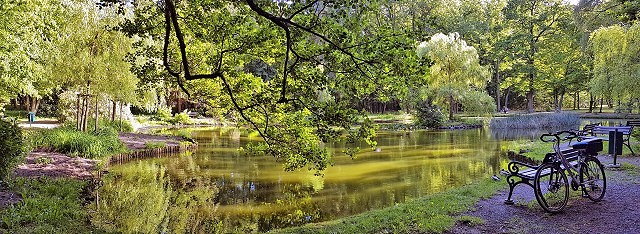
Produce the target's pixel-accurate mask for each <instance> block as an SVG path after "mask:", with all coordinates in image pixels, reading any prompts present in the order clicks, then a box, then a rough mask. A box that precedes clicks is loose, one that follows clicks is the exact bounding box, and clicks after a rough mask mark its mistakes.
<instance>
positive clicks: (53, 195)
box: [0, 178, 92, 233]
mask: <svg viewBox="0 0 640 234" xmlns="http://www.w3.org/2000/svg"><path fill="white" fill-rule="evenodd" d="M8 186H9V189H10V190H12V191H15V192H17V193H19V194H21V196H22V198H23V201H22V202H19V203H17V204H14V205H11V206H9V207H7V208H6V209H4V210H2V211H0V220H1V222H0V233H89V232H91V231H92V230H91V227H90V226H89V225H88V220H89V216H88V213H87V211H86V210H85V209H84V207H83V205H82V202H83V196H82V191H83V188H84V186H86V182H83V181H79V180H73V179H26V178H18V179H15V180H13V181H10V182H9V185H8Z"/></svg>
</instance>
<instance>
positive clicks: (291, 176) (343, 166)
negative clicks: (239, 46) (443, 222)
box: [92, 120, 619, 233]
mask: <svg viewBox="0 0 640 234" xmlns="http://www.w3.org/2000/svg"><path fill="white" fill-rule="evenodd" d="M592 122H603V125H616V124H618V122H619V121H617V120H605V121H601V120H583V121H582V125H584V124H587V123H592ZM575 128H577V126H576V127H575ZM180 131H183V130H180ZM550 131H553V130H549V129H547V130H522V131H515V130H508V131H490V130H487V129H472V130H454V131H414V132H380V133H378V136H377V138H376V140H377V142H378V147H379V148H380V152H376V151H374V150H372V149H364V150H363V151H362V152H361V153H359V154H358V155H357V158H356V159H351V158H350V157H348V156H346V155H344V154H341V153H340V151H341V150H342V146H341V145H332V146H329V147H330V149H332V150H333V152H334V153H335V154H334V158H333V161H334V165H333V166H332V167H330V168H329V169H327V170H326V171H325V172H324V176H315V175H314V171H307V170H301V171H295V172H284V171H283V168H282V164H281V163H279V162H276V160H275V159H274V158H272V157H268V156H246V155H244V154H243V153H241V151H240V150H238V149H239V148H241V147H243V146H245V145H246V144H247V143H249V142H252V141H259V140H260V138H259V137H258V136H257V134H255V133H252V132H250V131H248V130H240V129H235V128H202V129H195V130H193V131H192V136H193V137H194V138H195V139H196V140H197V141H198V142H199V146H198V150H197V151H196V152H194V153H191V152H187V153H184V154H181V155H171V156H167V157H161V158H154V159H146V160H138V161H134V162H129V163H126V164H122V165H112V166H111V168H110V173H109V174H108V175H105V176H104V177H103V184H102V186H101V188H100V189H99V190H98V197H99V199H98V202H97V203H96V204H94V205H97V207H95V209H96V210H97V212H96V213H95V214H93V215H92V222H93V224H94V225H96V226H99V227H101V228H102V229H104V230H107V231H120V232H138V233H157V232H169V233H183V232H200V233H203V232H204V233H213V232H218V233H219V232H222V233H228V232H262V231H268V230H271V229H274V228H281V227H288V226H296V225H301V224H304V223H311V222H320V221H326V220H332V219H336V218H340V217H345V216H349V215H354V214H358V213H362V212H365V211H368V210H374V209H381V208H384V207H389V206H393V205H394V204H397V203H402V202H405V201H408V200H411V199H414V198H417V197H420V196H424V195H428V194H433V193H437V192H442V191H445V190H447V189H450V188H453V187H459V186H462V185H465V184H469V183H472V182H474V181H477V180H480V179H483V178H487V177H490V176H491V175H493V174H498V171H499V170H500V168H505V166H506V163H507V160H506V159H505V158H502V157H500V156H499V149H500V144H501V141H505V140H510V139H517V138H531V139H537V138H538V137H539V136H540V134H542V133H547V132H550Z"/></svg>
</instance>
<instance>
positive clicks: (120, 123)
mask: <svg viewBox="0 0 640 234" xmlns="http://www.w3.org/2000/svg"><path fill="white" fill-rule="evenodd" d="M120 131H121V132H122V102H120Z"/></svg>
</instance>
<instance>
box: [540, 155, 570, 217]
mask: <svg viewBox="0 0 640 234" xmlns="http://www.w3.org/2000/svg"><path fill="white" fill-rule="evenodd" d="M533 181H534V182H533V183H534V190H535V195H536V200H537V201H538V204H540V206H541V207H542V208H543V209H544V210H545V211H547V212H550V213H557V212H560V211H562V210H563V209H564V208H565V207H566V206H567V201H568V200H569V181H568V180H567V175H566V174H565V172H564V170H562V169H560V166H559V165H557V164H553V163H545V164H543V165H542V166H541V167H540V168H538V171H537V172H536V176H535V178H534V180H533Z"/></svg>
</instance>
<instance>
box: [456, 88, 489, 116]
mask: <svg viewBox="0 0 640 234" xmlns="http://www.w3.org/2000/svg"><path fill="white" fill-rule="evenodd" d="M460 104H462V107H463V108H464V112H465V113H469V114H488V113H493V112H494V111H495V106H496V103H495V101H494V100H493V98H492V97H491V96H489V95H487V93H485V92H482V91H476V90H472V91H469V92H466V93H464V95H463V97H462V98H461V100H460Z"/></svg>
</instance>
